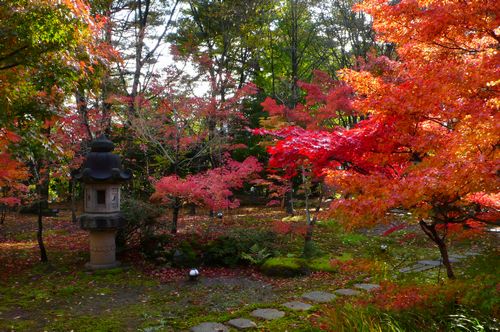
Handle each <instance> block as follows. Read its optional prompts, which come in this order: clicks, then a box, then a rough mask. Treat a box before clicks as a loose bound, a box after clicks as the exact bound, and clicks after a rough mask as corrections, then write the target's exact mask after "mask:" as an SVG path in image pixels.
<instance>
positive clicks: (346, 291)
mask: <svg viewBox="0 0 500 332" xmlns="http://www.w3.org/2000/svg"><path fill="white" fill-rule="evenodd" d="M335 294H339V295H344V296H355V295H359V291H357V290H354V289H350V288H342V289H337V290H336V291H335Z"/></svg>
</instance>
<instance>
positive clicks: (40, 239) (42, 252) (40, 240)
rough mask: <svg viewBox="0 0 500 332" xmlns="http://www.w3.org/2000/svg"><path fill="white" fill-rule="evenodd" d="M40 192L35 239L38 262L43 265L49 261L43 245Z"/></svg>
mask: <svg viewBox="0 0 500 332" xmlns="http://www.w3.org/2000/svg"><path fill="white" fill-rule="evenodd" d="M41 194H42V191H41V190H39V197H38V230H37V232H36V239H37V240H38V247H39V248H40V260H41V261H42V262H43V263H46V262H48V261H49V259H48V257H47V251H46V250H45V245H44V243H43V207H42V197H41Z"/></svg>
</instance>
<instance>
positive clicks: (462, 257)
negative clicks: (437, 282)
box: [448, 254, 467, 259]
mask: <svg viewBox="0 0 500 332" xmlns="http://www.w3.org/2000/svg"><path fill="white" fill-rule="evenodd" d="M448 257H449V258H455V259H464V258H467V256H464V255H459V254H449V255H448Z"/></svg>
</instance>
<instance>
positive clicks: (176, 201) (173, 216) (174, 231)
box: [170, 198, 181, 234]
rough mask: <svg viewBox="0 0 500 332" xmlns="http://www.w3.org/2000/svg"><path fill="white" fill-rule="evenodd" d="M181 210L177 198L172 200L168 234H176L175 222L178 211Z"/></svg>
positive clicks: (177, 218)
mask: <svg viewBox="0 0 500 332" xmlns="http://www.w3.org/2000/svg"><path fill="white" fill-rule="evenodd" d="M180 209H181V204H180V200H179V199H178V198H175V199H174V206H173V208H172V227H171V228H170V233H172V234H176V233H177V221H178V220H179V211H180Z"/></svg>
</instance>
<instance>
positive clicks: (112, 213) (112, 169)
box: [74, 135, 132, 270]
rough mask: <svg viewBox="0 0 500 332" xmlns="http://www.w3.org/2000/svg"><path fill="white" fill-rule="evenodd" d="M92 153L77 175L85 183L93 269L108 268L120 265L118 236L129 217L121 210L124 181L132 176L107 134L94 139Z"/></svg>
mask: <svg viewBox="0 0 500 332" xmlns="http://www.w3.org/2000/svg"><path fill="white" fill-rule="evenodd" d="M90 146H91V150H90V153H89V154H87V157H86V160H85V162H84V163H83V167H82V169H81V171H80V172H78V173H77V174H75V175H74V177H75V179H77V180H80V181H82V182H83V183H84V184H85V186H84V187H85V193H84V197H85V198H84V208H83V212H84V213H83V214H82V215H81V216H80V226H81V228H82V229H85V230H88V231H90V262H89V263H87V264H86V265H85V266H86V267H87V268H89V269H93V270H96V269H107V268H113V267H116V266H119V265H120V262H118V261H117V260H116V244H115V237H116V231H117V230H118V228H120V227H122V226H123V224H124V222H125V220H124V219H123V217H122V215H121V213H120V184H121V183H123V182H125V181H128V180H130V179H131V178H132V174H131V173H130V172H129V171H124V170H123V169H122V166H121V160H120V157H119V156H118V155H115V154H113V153H112V151H113V150H114V148H115V147H114V144H113V143H112V142H111V141H110V140H108V138H107V137H106V136H104V135H102V136H100V137H99V138H97V139H95V140H93V141H92V143H91V145H90Z"/></svg>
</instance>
